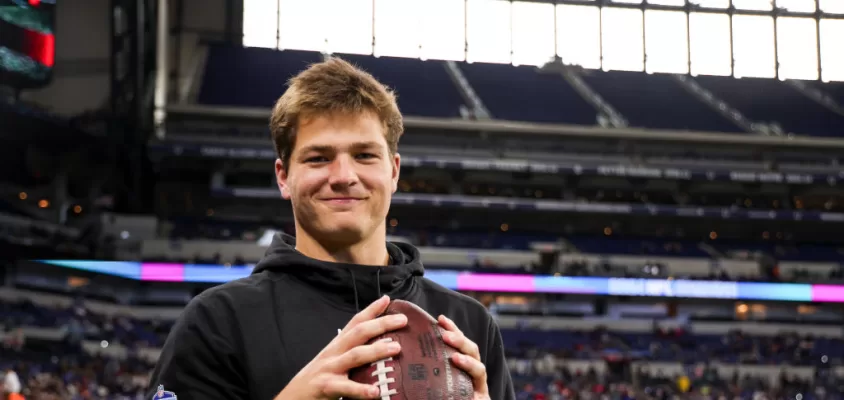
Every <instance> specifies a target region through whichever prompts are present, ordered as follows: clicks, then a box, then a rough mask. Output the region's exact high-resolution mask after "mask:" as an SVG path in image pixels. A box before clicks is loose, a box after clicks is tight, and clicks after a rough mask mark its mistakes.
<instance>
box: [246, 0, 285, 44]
mask: <svg viewBox="0 0 844 400" xmlns="http://www.w3.org/2000/svg"><path fill="white" fill-rule="evenodd" d="M243 46H244V47H266V48H270V49H274V48H276V47H277V46H278V0H245V1H244V2H243Z"/></svg>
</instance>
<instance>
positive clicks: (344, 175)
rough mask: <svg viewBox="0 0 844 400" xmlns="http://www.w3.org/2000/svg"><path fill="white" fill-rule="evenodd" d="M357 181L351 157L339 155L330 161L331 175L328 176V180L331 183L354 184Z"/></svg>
mask: <svg viewBox="0 0 844 400" xmlns="http://www.w3.org/2000/svg"><path fill="white" fill-rule="evenodd" d="M357 181H358V175H357V171H355V163H354V160H353V159H352V158H351V157H348V156H340V157H337V158H335V159H334V162H333V163H331V175H330V176H329V177H328V182H329V183H330V184H331V185H345V186H349V185H354V184H355V183H357Z"/></svg>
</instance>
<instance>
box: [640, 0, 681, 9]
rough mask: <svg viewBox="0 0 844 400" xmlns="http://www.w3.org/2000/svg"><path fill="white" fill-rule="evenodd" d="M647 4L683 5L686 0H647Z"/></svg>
mask: <svg viewBox="0 0 844 400" xmlns="http://www.w3.org/2000/svg"><path fill="white" fill-rule="evenodd" d="M648 4H654V5H658V6H680V7H681V6H685V5H686V0H648Z"/></svg>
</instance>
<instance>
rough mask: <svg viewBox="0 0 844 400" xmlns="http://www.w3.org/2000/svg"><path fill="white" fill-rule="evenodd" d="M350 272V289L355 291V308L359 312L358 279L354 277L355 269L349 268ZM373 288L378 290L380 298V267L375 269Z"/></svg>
mask: <svg viewBox="0 0 844 400" xmlns="http://www.w3.org/2000/svg"><path fill="white" fill-rule="evenodd" d="M349 273H350V274H352V290H353V291H354V292H355V310H356V312H360V299H358V281H357V279H355V271H353V270H351V269H349ZM375 290H377V291H378V297H377V298H379V299H380V298H381V268H378V269H376V270H375Z"/></svg>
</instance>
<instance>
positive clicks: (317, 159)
mask: <svg viewBox="0 0 844 400" xmlns="http://www.w3.org/2000/svg"><path fill="white" fill-rule="evenodd" d="M326 161H328V158H326V157H323V156H314V157H309V158H307V159H305V162H306V163H320V162H326Z"/></svg>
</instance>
